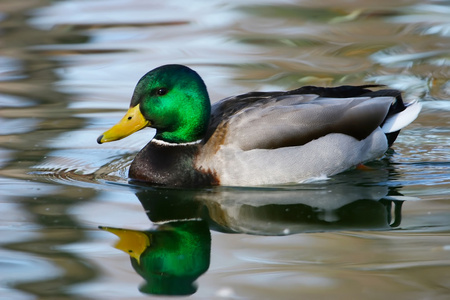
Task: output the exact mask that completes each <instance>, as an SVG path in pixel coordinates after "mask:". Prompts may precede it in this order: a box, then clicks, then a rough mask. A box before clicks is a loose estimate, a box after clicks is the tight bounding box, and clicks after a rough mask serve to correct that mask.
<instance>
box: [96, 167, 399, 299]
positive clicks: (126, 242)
mask: <svg viewBox="0 0 450 300" xmlns="http://www.w3.org/2000/svg"><path fill="white" fill-rule="evenodd" d="M356 174H361V173H356ZM362 174H364V173H362ZM353 176H354V175H353ZM370 176H374V173H371V175H370ZM374 178H378V179H379V178H380V177H378V176H375V177H374ZM399 188H400V187H393V186H389V185H387V184H383V183H380V182H378V181H377V180H374V181H370V180H367V178H362V177H361V176H360V175H357V177H355V178H352V177H348V174H344V175H342V176H340V177H336V178H335V179H333V180H332V181H327V182H322V183H312V184H303V185H296V186H291V187H286V186H284V187H272V188H226V187H217V188H210V189H188V190H186V189H175V188H164V187H150V186H136V196H137V197H138V199H139V201H140V202H141V204H142V206H143V207H144V209H145V211H146V214H147V216H148V218H149V219H150V221H151V222H152V223H153V224H160V225H157V226H156V227H155V228H153V229H152V230H148V231H135V230H127V229H118V228H106V227H101V228H102V229H104V230H106V231H109V232H111V233H114V234H116V235H117V236H119V237H120V241H119V243H118V244H117V245H116V247H117V248H118V249H120V250H122V251H124V252H126V253H128V254H129V255H130V257H131V262H132V266H133V268H134V269H135V270H136V272H137V273H138V274H140V275H141V276H142V277H143V278H144V279H145V280H146V283H145V284H144V285H143V286H142V287H141V288H140V290H141V291H142V292H144V293H151V294H166V295H188V294H192V293H194V292H195V291H196V287H195V285H194V281H195V280H196V279H197V278H198V277H199V276H200V275H201V274H203V273H204V272H206V270H207V269H208V267H209V262H210V249H211V237H210V230H215V231H220V232H226V233H246V234H257V235H287V234H295V233H302V232H317V231H333V230H386V229H390V228H392V227H396V226H399V225H400V221H401V208H402V203H403V201H404V200H405V199H406V197H404V196H402V195H401V194H400V193H399V192H398V189H399Z"/></svg>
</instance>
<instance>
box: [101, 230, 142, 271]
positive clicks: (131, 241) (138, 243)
mask: <svg viewBox="0 0 450 300" xmlns="http://www.w3.org/2000/svg"><path fill="white" fill-rule="evenodd" d="M99 228H100V229H102V230H105V231H108V232H111V233H113V234H115V235H117V236H118V237H119V239H120V240H119V241H118V242H117V244H116V245H115V246H114V247H115V248H116V249H118V250H121V251H123V252H125V253H127V254H128V255H130V256H131V257H133V258H135V259H136V260H137V262H138V264H140V263H141V262H140V258H141V255H142V253H144V251H145V250H146V249H147V248H148V247H150V243H151V241H150V236H148V235H147V234H145V233H144V232H141V231H137V230H130V229H120V228H113V227H103V226H100V227H99Z"/></svg>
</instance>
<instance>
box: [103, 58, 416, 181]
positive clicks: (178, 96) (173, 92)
mask: <svg viewBox="0 0 450 300" xmlns="http://www.w3.org/2000/svg"><path fill="white" fill-rule="evenodd" d="M379 88H380V86H379V85H361V86H350V85H343V86H337V87H316V86H303V87H300V88H297V89H294V90H289V91H273V92H249V93H246V94H241V95H237V96H231V97H227V98H225V99H223V100H220V101H217V102H215V103H214V104H212V105H211V102H210V99H209V95H208V91H207V88H206V85H205V83H204V81H203V79H202V78H201V77H200V75H199V74H198V73H197V72H196V71H194V70H193V69H191V68H189V67H187V66H184V65H177V64H170V65H163V66H160V67H157V68H155V69H153V70H151V71H149V72H148V73H146V74H145V75H144V76H143V77H142V78H141V79H140V80H139V81H138V83H137V85H136V87H135V89H134V92H133V95H132V97H131V102H130V107H129V109H128V111H127V112H126V114H125V116H124V117H123V118H122V119H121V120H120V121H119V122H118V123H117V124H116V125H114V126H113V127H111V129H109V130H107V131H105V132H104V133H103V134H102V135H100V136H99V137H98V139H97V142H98V143H99V144H102V143H106V142H112V141H116V140H119V139H122V138H125V137H127V136H129V135H131V134H133V133H135V132H137V131H139V130H141V129H144V128H146V127H151V128H154V129H155V130H156V134H155V135H154V136H153V137H149V140H150V141H149V142H148V144H147V145H146V146H145V147H144V148H143V149H142V150H141V151H140V152H138V153H137V154H136V156H135V158H134V160H133V161H132V163H131V165H130V167H129V171H128V177H129V180H130V181H133V182H137V183H142V182H144V183H147V184H153V185H158V186H159V185H162V186H173V187H201V186H217V185H221V186H268V185H269V186H270V185H286V184H301V183H304V182H310V181H311V180H315V179H324V178H325V179H326V178H329V177H331V176H333V175H336V174H338V173H341V172H344V171H346V170H349V169H352V168H355V167H357V166H358V165H361V164H364V163H366V162H369V161H373V160H376V159H379V158H381V157H382V156H383V155H384V154H385V152H386V151H387V150H388V148H389V147H391V146H392V144H393V143H394V141H395V139H396V138H397V136H398V134H399V132H400V129H402V128H403V127H405V126H407V125H408V124H410V123H411V122H413V121H414V120H415V119H416V118H417V116H418V114H419V112H420V110H421V104H420V102H419V101H418V100H413V101H411V102H409V103H405V102H404V101H403V99H402V96H401V92H400V91H399V90H395V89H383V88H381V89H379Z"/></svg>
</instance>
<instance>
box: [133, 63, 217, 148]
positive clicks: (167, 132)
mask: <svg viewBox="0 0 450 300" xmlns="http://www.w3.org/2000/svg"><path fill="white" fill-rule="evenodd" d="M138 104H139V106H140V110H141V113H142V115H143V116H144V117H145V119H146V120H148V121H149V122H150V126H151V127H153V128H155V129H156V138H158V139H160V140H163V141H166V142H171V143H186V142H193V141H196V140H199V139H201V138H202V137H203V136H204V134H205V132H206V129H207V127H208V123H209V116H210V113H211V104H210V101H209V97H208V92H207V90H206V86H205V84H204V82H203V80H202V79H201V78H200V76H199V75H198V74H197V73H196V72H195V71H193V70H191V69H190V68H188V67H186V66H182V65H165V66H161V67H159V68H156V69H154V70H152V71H150V72H148V73H147V74H145V75H144V76H143V77H142V78H141V79H140V80H139V82H138V84H137V85H136V88H135V90H134V94H133V98H132V99H131V107H134V106H136V105H138Z"/></svg>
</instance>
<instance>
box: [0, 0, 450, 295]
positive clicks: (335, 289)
mask: <svg viewBox="0 0 450 300" xmlns="http://www.w3.org/2000/svg"><path fill="white" fill-rule="evenodd" d="M0 12H1V13H0V35H1V39H0V124H1V126H0V187H1V188H0V211H1V216H2V217H1V221H0V235H1V239H0V269H1V271H2V272H0V299H144V298H154V299H165V298H167V297H168V296H166V295H167V294H176V295H180V296H181V295H184V296H187V295H190V297H191V298H192V299H238V298H239V299H279V298H281V299H298V298H299V297H302V298H304V299H327V298H333V299H349V298H352V299H380V298H386V297H389V298H397V299H447V298H448V297H449V295H450V275H449V274H450V252H449V251H450V239H449V235H450V234H449V233H450V231H449V230H450V201H449V195H450V192H449V190H450V189H449V188H450V178H449V174H448V170H449V167H450V153H449V144H450V135H449V119H448V115H449V110H450V105H449V102H448V99H449V98H450V83H449V75H450V72H449V70H450V67H449V65H450V63H449V61H450V60H449V51H448V49H450V23H449V20H448V15H449V14H450V7H449V6H448V3H446V2H445V1H425V2H424V1H402V2H401V3H400V2H399V3H397V2H392V1H381V2H380V1H378V2H377V5H374V4H373V3H371V2H370V1H362V0H361V1H350V2H347V1H337V2H336V1H320V2H317V1H275V0H264V1H261V0H259V1H246V2H245V4H242V1H208V3H206V2H204V1H190V2H189V5H186V4H185V2H183V1H176V0H169V1H165V2H164V3H156V2H155V3H153V2H148V1H144V2H143V1H137V0H136V1H133V0H129V1H126V0H123V1H101V0H96V1H75V0H68V1H13V0H11V1H3V2H2V3H1V4H0ZM166 63H179V64H185V65H188V66H190V67H192V68H194V69H195V70H197V71H198V72H199V73H200V75H201V76H202V77H203V78H204V80H205V82H206V84H207V86H208V89H209V93H210V96H211V99H212V101H213V102H215V101H218V100H220V99H221V98H223V97H226V96H229V95H233V94H238V93H244V92H248V91H251V90H258V91H270V90H283V89H290V88H296V87H298V86H301V85H319V86H333V85H340V84H368V83H372V84H373V83H377V84H385V85H387V86H389V87H392V88H398V89H401V90H402V91H403V92H404V98H405V99H408V100H411V99H416V98H418V99H420V101H421V102H422V103H423V111H422V113H421V115H420V116H419V118H418V119H417V120H416V121H415V122H414V123H412V124H411V125H410V126H408V127H407V128H406V129H405V130H403V131H402V133H401V134H400V136H399V138H398V140H397V141H396V143H395V144H394V147H393V148H394V149H393V150H392V151H389V153H387V154H386V156H385V157H384V158H383V159H381V160H380V161H377V162H373V163H371V164H370V167H372V170H370V171H360V170H353V171H349V172H346V173H343V174H340V175H337V176H335V177H332V178H330V179H328V180H324V181H318V182H311V183H308V184H301V185H300V184H299V185H290V186H277V187H264V188H230V187H220V188H211V189H194V190H182V189H169V188H161V187H148V186H136V185H132V184H129V183H128V181H127V168H128V166H129V164H130V163H131V161H132V159H133V157H134V155H135V154H136V152H137V151H138V150H139V149H141V148H142V147H143V146H144V145H145V144H146V143H147V141H148V140H149V139H150V138H151V136H152V135H153V134H154V132H153V131H152V130H151V129H148V130H143V131H142V132H139V133H138V134H136V135H133V136H131V137H129V138H127V139H126V140H122V141H119V142H116V143H111V144H106V145H97V143H96V138H97V136H98V135H99V134H101V133H102V132H103V131H104V130H105V129H107V128H109V127H110V126H111V125H113V124H115V123H116V122H117V120H118V119H119V118H120V117H121V116H122V114H123V112H124V111H125V110H126V108H127V107H128V104H129V99H130V97H131V94H132V91H133V88H134V85H135V84H136V82H137V80H138V79H139V78H140V77H141V76H142V75H143V74H144V73H146V72H147V71H148V70H150V69H152V68H155V67H157V66H159V65H162V64H166ZM99 226H100V227H101V228H102V229H100V228H99ZM115 234H117V235H119V236H121V241H122V242H121V243H120V244H118V245H117V246H116V247H117V248H114V245H115V244H116V243H117V241H118V240H119V238H118V237H117V236H116V235H115ZM150 240H151V241H152V242H151V243H150V242H148V241H150ZM130 241H133V242H130ZM192 245H195V247H192ZM118 248H119V249H118ZM147 248H149V249H147ZM120 250H123V251H126V252H127V253H138V254H139V253H142V255H140V256H136V257H140V261H139V262H138V261H137V260H136V258H133V256H131V257H132V258H130V255H128V254H126V253H124V252H123V251H120ZM129 251H132V252H129ZM162 261H164V264H162V263H161V262H162ZM163 267H164V268H165V269H162V268H163Z"/></svg>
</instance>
